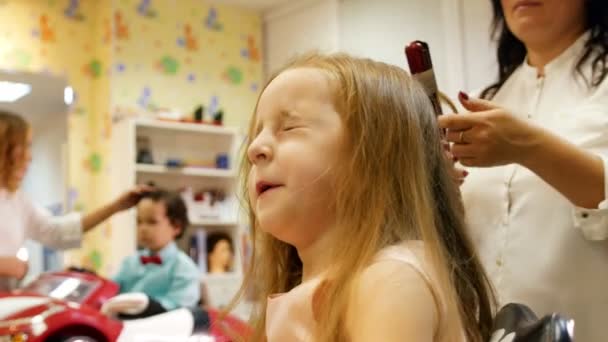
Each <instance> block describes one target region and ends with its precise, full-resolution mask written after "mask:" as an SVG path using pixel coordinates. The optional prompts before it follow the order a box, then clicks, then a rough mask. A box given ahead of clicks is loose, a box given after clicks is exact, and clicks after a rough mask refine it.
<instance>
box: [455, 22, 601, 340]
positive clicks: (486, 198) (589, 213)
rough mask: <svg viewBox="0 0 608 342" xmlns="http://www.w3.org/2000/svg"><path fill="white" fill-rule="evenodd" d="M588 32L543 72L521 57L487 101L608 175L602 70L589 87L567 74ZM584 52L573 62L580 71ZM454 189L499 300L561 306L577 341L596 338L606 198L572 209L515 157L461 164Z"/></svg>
mask: <svg viewBox="0 0 608 342" xmlns="http://www.w3.org/2000/svg"><path fill="white" fill-rule="evenodd" d="M588 37H589V35H588V33H587V34H585V35H583V36H582V37H581V38H580V39H579V40H577V41H576V43H574V44H573V45H572V46H571V47H570V48H568V49H567V50H566V51H565V52H564V53H563V54H562V55H560V56H559V57H558V58H557V59H555V60H554V61H552V62H551V63H550V64H549V65H547V66H546V67H545V76H544V77H540V78H538V77H537V70H536V69H535V68H533V67H531V66H529V65H527V64H526V63H524V64H523V65H521V66H520V67H519V68H518V69H517V70H516V71H515V72H514V73H513V75H512V76H511V77H510V78H509V79H508V80H507V82H506V83H505V84H504V85H503V86H502V88H501V89H500V91H499V92H498V93H497V94H496V96H495V97H494V99H493V100H494V101H495V102H497V103H499V104H501V105H503V106H505V107H506V108H508V109H509V110H511V111H512V112H513V113H514V114H516V115H520V116H521V117H522V118H526V119H528V120H532V121H534V122H536V123H538V124H539V125H541V126H543V127H545V128H547V129H549V130H551V131H553V132H555V133H557V134H559V136H561V137H563V138H565V139H567V140H569V141H570V142H572V143H574V144H576V145H577V146H579V147H582V148H584V149H586V150H588V151H591V152H593V153H595V154H597V155H599V156H600V157H602V158H603V159H604V168H605V172H607V173H608V164H607V163H606V160H608V158H607V157H608V78H607V79H605V80H604V81H603V82H602V83H601V84H600V86H599V87H596V88H593V89H589V88H588V86H587V85H586V83H585V82H584V79H583V78H582V77H581V76H580V74H578V73H573V72H572V70H573V69H574V67H573V66H574V65H575V64H576V62H577V60H578V58H579V56H580V54H581V52H582V51H583V47H584V44H585V41H586V39H587V38H588ZM591 60H592V58H590V59H589V60H588V61H587V62H586V63H585V64H584V65H583V71H584V73H585V75H586V76H587V77H590V76H589V75H590V71H591ZM555 172H560V171H559V170H555ZM572 181H573V182H576V181H577V180H576V179H573V180H572ZM605 185H606V187H608V176H607V177H606V182H605ZM461 191H462V195H463V200H464V203H465V209H466V215H467V223H468V225H469V228H470V232H471V237H472V239H473V241H474V243H475V245H476V247H477V248H478V251H479V253H480V258H481V260H482V262H483V264H484V266H485V267H486V270H487V271H488V273H489V276H490V279H491V280H492V282H493V284H494V286H495V287H496V290H497V293H498V295H499V301H500V303H501V304H506V303H509V302H519V303H524V304H527V305H530V306H531V307H532V309H533V310H535V312H536V313H537V315H544V314H547V313H550V312H556V311H557V312H561V313H562V314H564V315H567V316H569V317H572V318H574V319H575V321H576V322H575V324H576V332H575V333H576V340H577V341H581V342H588V341H589V342H591V341H603V340H605V339H606V331H605V329H606V328H605V320H606V317H608V242H607V241H606V239H607V238H608V201H603V202H602V203H601V204H600V205H599V207H598V208H597V209H593V210H587V209H582V208H577V207H576V206H574V205H573V204H572V203H571V202H570V201H569V200H568V199H566V198H565V197H564V196H562V195H561V194H560V193H559V192H558V191H556V190H555V189H554V188H552V187H551V186H550V185H548V184H547V183H545V182H544V181H543V180H542V179H541V178H540V177H538V176H536V175H535V174H534V173H532V172H531V171H530V170H528V169H526V168H524V167H522V166H520V165H507V166H500V167H493V168H470V175H469V176H468V177H467V179H466V180H465V182H464V184H463V186H462V187H461ZM605 191H606V194H608V189H607V190H605Z"/></svg>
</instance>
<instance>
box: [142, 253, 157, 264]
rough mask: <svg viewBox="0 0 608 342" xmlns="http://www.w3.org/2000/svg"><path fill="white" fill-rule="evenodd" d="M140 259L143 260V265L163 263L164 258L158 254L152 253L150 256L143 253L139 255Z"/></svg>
mask: <svg viewBox="0 0 608 342" xmlns="http://www.w3.org/2000/svg"><path fill="white" fill-rule="evenodd" d="M139 261H140V262H141V264H142V265H146V264H156V265H162V264H163V259H161V258H160V257H159V256H158V255H150V256H145V255H142V256H140V257H139Z"/></svg>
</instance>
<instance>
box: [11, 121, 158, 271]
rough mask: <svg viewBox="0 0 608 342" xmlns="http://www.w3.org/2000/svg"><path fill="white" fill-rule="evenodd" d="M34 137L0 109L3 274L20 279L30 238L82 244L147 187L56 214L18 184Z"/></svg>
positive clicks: (63, 245)
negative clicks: (20, 254) (21, 254)
mask: <svg viewBox="0 0 608 342" xmlns="http://www.w3.org/2000/svg"><path fill="white" fill-rule="evenodd" d="M31 140H32V131H31V128H30V126H29V125H28V123H27V122H26V121H25V120H24V119H23V118H21V117H20V116H17V115H14V114H11V113H7V112H2V111H0V279H7V278H15V279H21V278H23V277H24V276H25V274H26V273H27V269H28V267H27V263H25V262H24V261H21V260H19V259H18V258H17V257H16V255H17V251H18V250H19V248H20V247H21V246H23V243H24V242H25V240H26V239H32V240H36V241H39V242H41V243H42V244H44V245H46V246H49V247H52V248H59V249H65V248H73V247H78V246H79V245H80V241H81V239H82V234H83V233H84V232H86V231H88V230H89V229H91V228H93V227H95V226H96V225H98V224H99V223H101V222H102V221H104V220H105V219H107V218H108V217H110V216H112V215H113V214H115V213H117V212H119V211H121V210H125V209H128V208H130V207H132V206H133V205H135V204H137V202H138V201H139V199H140V195H141V194H142V192H144V191H147V190H148V188H146V187H137V188H135V189H133V190H131V191H129V192H127V193H125V194H123V195H122V196H120V197H119V198H117V199H116V200H114V201H113V202H111V203H109V204H107V205H105V206H103V207H101V208H99V209H97V210H94V211H93V212H91V213H89V214H86V215H80V214H78V213H72V214H68V215H65V216H60V217H53V216H51V215H50V214H49V213H48V212H47V211H45V210H43V209H42V208H39V207H37V206H36V205H34V204H33V203H32V202H31V201H30V200H29V198H27V197H26V196H25V195H24V194H23V193H22V192H21V191H20V190H19V186H20V184H21V182H22V180H23V177H24V176H25V172H26V170H27V168H28V166H29V163H30V161H31V151H30V146H31Z"/></svg>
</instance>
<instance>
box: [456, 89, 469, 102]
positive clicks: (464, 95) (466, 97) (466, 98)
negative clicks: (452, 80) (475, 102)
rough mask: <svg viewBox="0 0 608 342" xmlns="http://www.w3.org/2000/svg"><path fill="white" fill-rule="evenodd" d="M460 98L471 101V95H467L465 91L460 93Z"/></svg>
mask: <svg viewBox="0 0 608 342" xmlns="http://www.w3.org/2000/svg"><path fill="white" fill-rule="evenodd" d="M458 97H460V98H461V99H463V100H465V101H468V100H469V95H467V93H465V92H464V91H459V92H458Z"/></svg>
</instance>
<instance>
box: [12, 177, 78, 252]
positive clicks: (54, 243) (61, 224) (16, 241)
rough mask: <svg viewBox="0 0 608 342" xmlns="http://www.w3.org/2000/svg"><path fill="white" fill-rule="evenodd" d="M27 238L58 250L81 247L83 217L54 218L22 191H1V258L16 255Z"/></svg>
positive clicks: (65, 216) (74, 215) (70, 215)
mask: <svg viewBox="0 0 608 342" xmlns="http://www.w3.org/2000/svg"><path fill="white" fill-rule="evenodd" d="M27 239H30V240H35V241H38V242H40V243H42V244H43V245H45V246H48V247H51V248H57V249H67V248H75V247H79V246H80V242H81V239H82V224H81V215H80V214H77V213H71V214H68V215H64V216H56V217H54V216H52V215H51V214H50V213H49V212H48V211H46V210H45V209H43V208H40V207H37V206H36V205H34V203H32V201H30V199H29V198H27V197H26V196H25V195H24V194H23V193H22V192H21V191H19V190H17V191H16V192H13V193H11V192H9V191H7V190H6V189H0V256H15V255H16V254H17V251H18V250H19V248H21V247H22V246H23V244H24V242H25V240H27Z"/></svg>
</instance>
